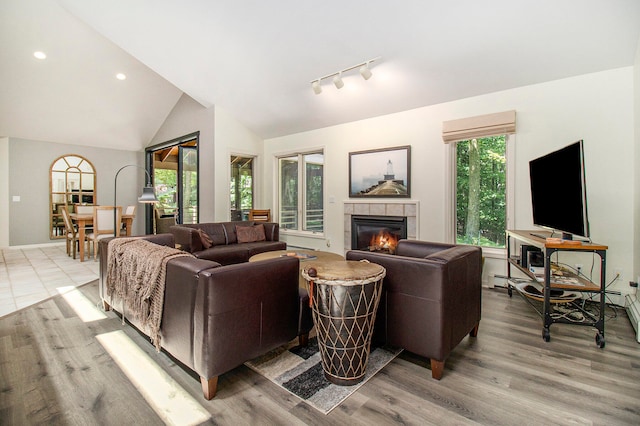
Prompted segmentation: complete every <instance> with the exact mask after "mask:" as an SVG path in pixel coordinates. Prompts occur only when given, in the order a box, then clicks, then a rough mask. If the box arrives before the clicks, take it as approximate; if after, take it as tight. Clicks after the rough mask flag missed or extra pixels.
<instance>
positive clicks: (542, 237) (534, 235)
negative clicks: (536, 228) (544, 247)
mask: <svg viewBox="0 0 640 426" xmlns="http://www.w3.org/2000/svg"><path fill="white" fill-rule="evenodd" d="M531 236H532V237H536V238H540V239H542V240H546V239H547V238H549V237H547V236H546V235H542V234H536V233H535V232H532V233H531Z"/></svg>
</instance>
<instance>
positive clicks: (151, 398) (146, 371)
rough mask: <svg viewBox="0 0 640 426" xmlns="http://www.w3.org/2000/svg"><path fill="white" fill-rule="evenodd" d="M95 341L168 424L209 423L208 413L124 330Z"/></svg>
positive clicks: (104, 335) (113, 332)
mask: <svg viewBox="0 0 640 426" xmlns="http://www.w3.org/2000/svg"><path fill="white" fill-rule="evenodd" d="M96 338H97V339H98V341H99V342H100V344H101V345H102V346H104V348H105V349H106V351H107V352H108V353H109V355H110V356H111V358H113V360H114V361H115V362H116V364H118V366H119V367H120V369H121V370H122V371H123V372H124V373H125V374H126V376H127V377H128V378H129V380H131V382H132V383H133V385H134V386H135V387H136V388H137V389H138V391H139V392H140V393H141V394H142V396H143V397H144V399H146V400H147V402H148V403H149V405H151V407H152V408H153V409H154V410H155V412H156V413H157V414H158V416H160V418H161V419H162V420H163V421H164V422H165V423H166V424H171V425H197V424H200V423H202V422H205V421H207V420H209V418H210V417H211V415H210V414H209V412H208V411H207V410H206V409H205V408H204V407H202V406H201V405H200V404H199V403H198V402H197V401H196V400H195V399H194V398H193V397H191V395H189V394H188V393H187V392H186V391H185V390H184V389H182V388H181V387H180V385H178V383H176V382H175V381H174V380H173V379H172V378H171V377H170V376H169V375H168V374H167V373H166V372H164V371H163V370H162V369H161V368H160V367H159V366H158V364H156V363H155V362H154V361H153V360H152V359H151V358H150V357H149V356H148V355H147V354H146V353H144V352H143V351H142V349H140V348H139V347H138V346H137V345H136V344H135V343H134V342H133V340H131V339H130V338H129V337H128V336H127V335H126V334H125V333H124V332H123V331H112V332H110V333H104V334H100V335H98V336H96Z"/></svg>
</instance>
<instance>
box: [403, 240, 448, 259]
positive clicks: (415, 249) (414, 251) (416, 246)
mask: <svg viewBox="0 0 640 426" xmlns="http://www.w3.org/2000/svg"><path fill="white" fill-rule="evenodd" d="M452 247H456V246H455V245H454V244H446V243H434V242H429V241H418V240H400V241H399V242H398V246H397V247H396V255H398V256H408V257H426V256H429V255H430V254H433V253H436V252H438V251H440V250H446V249H450V248H452Z"/></svg>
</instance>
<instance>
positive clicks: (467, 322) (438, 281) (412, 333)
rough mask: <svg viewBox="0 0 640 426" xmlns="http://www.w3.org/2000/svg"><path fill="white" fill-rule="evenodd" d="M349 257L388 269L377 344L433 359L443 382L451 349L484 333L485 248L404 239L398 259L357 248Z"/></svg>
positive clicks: (433, 371)
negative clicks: (482, 324)
mask: <svg viewBox="0 0 640 426" xmlns="http://www.w3.org/2000/svg"><path fill="white" fill-rule="evenodd" d="M346 258H347V260H361V259H367V260H369V261H370V262H374V263H377V264H379V265H382V266H383V267H385V268H386V270H387V275H386V277H385V278H384V282H383V294H382V299H381V300H380V305H379V308H378V314H377V318H376V325H375V331H374V342H376V343H378V344H388V345H391V346H396V347H401V348H404V349H406V350H407V351H409V352H413V353H415V354H418V355H420V356H424V357H427V358H430V361H431V375H432V377H433V378H434V379H437V380H440V378H442V372H443V370H444V363H445V360H446V358H447V357H448V356H449V354H450V353H451V351H452V350H453V349H454V348H455V347H456V346H457V345H458V343H460V342H461V341H462V339H463V338H464V337H465V336H466V335H467V334H469V335H471V336H472V337H475V336H476V335H477V333H478V326H479V324H480V311H481V288H482V250H481V249H480V248H479V247H474V246H464V245H451V244H441V243H431V242H424V241H415V240H401V241H400V242H399V243H398V246H397V248H396V254H395V255H391V254H382V253H374V252H367V251H359V250H351V251H349V252H347V255H346Z"/></svg>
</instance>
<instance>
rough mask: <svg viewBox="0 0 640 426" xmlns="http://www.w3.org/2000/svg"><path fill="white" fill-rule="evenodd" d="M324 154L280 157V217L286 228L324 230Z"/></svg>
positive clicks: (312, 230) (317, 152) (320, 231)
mask: <svg viewBox="0 0 640 426" xmlns="http://www.w3.org/2000/svg"><path fill="white" fill-rule="evenodd" d="M323 173H324V153H323V152H322V151H315V152H309V153H296V154H291V155H287V156H284V157H279V158H278V183H279V191H278V213H279V215H278V217H279V221H280V227H281V228H282V229H283V230H293V231H305V232H313V233H322V232H324V207H323V200H324V177H323Z"/></svg>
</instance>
